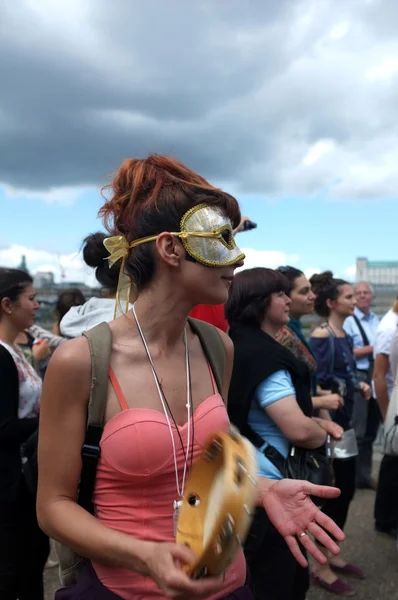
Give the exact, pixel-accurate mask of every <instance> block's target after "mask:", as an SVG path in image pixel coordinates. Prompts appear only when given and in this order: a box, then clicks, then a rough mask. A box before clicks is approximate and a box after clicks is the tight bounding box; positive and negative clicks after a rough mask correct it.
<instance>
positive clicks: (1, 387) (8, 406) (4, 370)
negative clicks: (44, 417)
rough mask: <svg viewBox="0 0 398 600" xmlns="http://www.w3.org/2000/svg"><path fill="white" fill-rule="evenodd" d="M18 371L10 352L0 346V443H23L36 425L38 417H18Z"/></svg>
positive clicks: (3, 444)
mask: <svg viewBox="0 0 398 600" xmlns="http://www.w3.org/2000/svg"><path fill="white" fill-rule="evenodd" d="M18 397H19V382H18V372H17V368H16V366H15V363H14V360H13V358H12V356H11V354H10V353H9V352H8V351H7V350H6V349H5V348H3V347H0V445H1V446H2V447H4V446H7V445H12V446H15V445H16V444H23V442H26V440H27V439H28V438H29V436H30V435H32V433H33V432H34V431H36V429H37V426H38V419H37V418H32V419H19V418H18Z"/></svg>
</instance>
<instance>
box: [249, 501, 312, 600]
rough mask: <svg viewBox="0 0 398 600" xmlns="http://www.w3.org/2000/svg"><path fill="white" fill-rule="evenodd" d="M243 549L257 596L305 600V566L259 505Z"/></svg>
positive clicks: (258, 598)
mask: <svg viewBox="0 0 398 600" xmlns="http://www.w3.org/2000/svg"><path fill="white" fill-rule="evenodd" d="M244 551H245V556H246V561H247V565H248V568H249V571H250V576H251V582H252V585H253V588H254V597H255V599H256V600H305V597H306V593H307V591H308V588H309V572H308V568H306V569H304V568H303V567H301V566H300V565H299V564H298V562H297V561H296V559H295V558H294V557H293V555H292V553H291V552H290V550H289V547H288V546H287V544H286V542H285V540H284V539H283V537H282V536H281V535H280V534H279V533H278V532H277V530H276V529H275V527H274V526H273V525H272V523H271V522H270V520H269V518H268V516H267V513H266V512H265V510H264V509H262V508H257V510H256V514H255V516H254V520H253V524H252V526H251V529H250V532H249V535H248V538H247V541H246V544H245V547H244Z"/></svg>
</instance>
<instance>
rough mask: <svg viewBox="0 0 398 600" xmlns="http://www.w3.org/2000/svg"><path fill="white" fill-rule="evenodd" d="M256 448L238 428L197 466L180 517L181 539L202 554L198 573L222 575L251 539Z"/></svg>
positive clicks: (212, 445) (215, 442)
mask: <svg viewBox="0 0 398 600" xmlns="http://www.w3.org/2000/svg"><path fill="white" fill-rule="evenodd" d="M256 474H257V464H256V457H255V450H254V448H253V446H252V445H251V444H250V442H249V441H248V440H246V439H245V438H243V437H242V436H241V435H240V434H239V432H238V431H237V430H234V429H231V430H230V431H229V432H228V433H218V434H216V435H214V436H212V438H211V439H210V440H209V441H208V443H207V445H206V447H205V450H204V452H203V454H202V456H201V457H200V458H199V460H198V461H197V462H195V464H194V465H193V467H192V470H191V473H190V476H189V478H188V480H187V482H186V485H185V490H186V492H185V494H184V497H183V500H182V505H181V507H180V512H179V516H178V521H177V530H176V542H177V543H180V544H185V545H186V546H188V547H189V548H191V550H192V551H193V552H194V553H195V554H196V556H197V559H196V560H195V562H194V563H193V564H192V565H190V566H189V567H188V568H187V571H188V572H189V574H190V575H191V577H193V578H194V579H198V578H199V577H205V576H207V575H219V574H221V573H222V572H223V571H224V570H225V569H226V568H227V566H228V565H229V564H230V563H231V562H232V560H233V559H234V557H235V554H236V552H237V550H238V548H239V546H240V545H241V544H243V542H244V541H245V539H246V536H247V534H248V531H249V527H250V525H251V522H252V517H253V514H254V507H255V503H256V495H257V492H256Z"/></svg>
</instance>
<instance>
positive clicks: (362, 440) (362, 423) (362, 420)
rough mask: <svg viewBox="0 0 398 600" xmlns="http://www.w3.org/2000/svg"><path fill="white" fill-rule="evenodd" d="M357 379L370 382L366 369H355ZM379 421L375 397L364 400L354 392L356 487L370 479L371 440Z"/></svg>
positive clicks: (353, 421)
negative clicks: (356, 451) (356, 449)
mask: <svg viewBox="0 0 398 600" xmlns="http://www.w3.org/2000/svg"><path fill="white" fill-rule="evenodd" d="M356 375H357V377H358V379H359V381H364V382H366V383H371V380H370V379H369V374H368V372H367V371H361V370H357V371H356ZM380 422H381V415H380V409H379V406H378V404H377V401H376V400H375V398H371V399H370V400H365V398H364V397H363V396H362V394H361V393H360V392H355V394H354V407H353V413H352V426H353V428H354V429H355V434H356V437H357V443H358V457H357V473H356V483H357V487H367V486H369V485H370V483H371V479H372V457H373V442H374V441H375V439H376V437H377V432H378V429H379V425H380Z"/></svg>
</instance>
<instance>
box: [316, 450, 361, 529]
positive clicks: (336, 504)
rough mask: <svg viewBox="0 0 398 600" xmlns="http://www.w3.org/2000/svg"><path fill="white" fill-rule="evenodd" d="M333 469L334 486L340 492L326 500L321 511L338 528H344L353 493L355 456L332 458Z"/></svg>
mask: <svg viewBox="0 0 398 600" xmlns="http://www.w3.org/2000/svg"><path fill="white" fill-rule="evenodd" d="M333 469H334V474H335V478H336V482H335V486H336V487H338V488H339V489H340V491H341V494H340V496H339V497H338V498H333V500H326V502H325V504H324V505H323V507H322V511H323V512H324V513H325V515H328V516H329V517H330V518H331V519H333V521H335V523H336V524H337V525H338V526H339V527H340V529H344V525H345V523H346V521H347V515H348V509H349V507H350V504H351V501H352V499H353V498H354V494H355V472H356V457H355V456H354V457H353V458H348V459H347V460H339V459H334V460H333Z"/></svg>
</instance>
